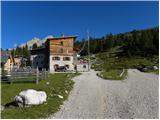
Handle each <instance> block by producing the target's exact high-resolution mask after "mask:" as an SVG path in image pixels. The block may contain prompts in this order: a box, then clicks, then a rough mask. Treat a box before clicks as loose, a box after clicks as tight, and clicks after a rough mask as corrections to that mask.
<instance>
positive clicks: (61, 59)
mask: <svg viewBox="0 0 160 120" xmlns="http://www.w3.org/2000/svg"><path fill="white" fill-rule="evenodd" d="M55 57H56V58H57V59H55ZM64 57H69V60H64ZM73 63H74V60H73V56H62V55H61V56H60V55H50V57H49V69H50V72H51V73H53V72H55V66H56V65H58V67H59V66H68V68H67V70H68V71H74V64H73Z"/></svg>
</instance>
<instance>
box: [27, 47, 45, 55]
mask: <svg viewBox="0 0 160 120" xmlns="http://www.w3.org/2000/svg"><path fill="white" fill-rule="evenodd" d="M30 52H31V55H36V54H45V53H46V48H37V49H33V50H30Z"/></svg>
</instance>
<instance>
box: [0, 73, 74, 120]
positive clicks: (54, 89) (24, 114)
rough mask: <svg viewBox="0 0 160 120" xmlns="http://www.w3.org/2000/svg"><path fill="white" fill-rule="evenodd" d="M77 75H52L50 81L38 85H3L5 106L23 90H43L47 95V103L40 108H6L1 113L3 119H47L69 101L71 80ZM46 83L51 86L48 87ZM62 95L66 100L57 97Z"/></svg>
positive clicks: (2, 101)
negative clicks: (64, 102) (65, 101)
mask: <svg viewBox="0 0 160 120" xmlns="http://www.w3.org/2000/svg"><path fill="white" fill-rule="evenodd" d="M74 76H75V74H50V75H49V78H48V80H46V81H44V80H43V81H41V82H40V83H39V84H38V85H36V84H35V83H13V84H12V85H10V84H2V85H1V88H2V90H1V93H2V97H1V104H2V105H4V104H6V103H8V102H11V101H12V99H13V97H14V96H15V95H16V94H18V93H19V92H20V91H22V90H26V89H35V90H42V91H45V92H46V93H47V103H44V104H42V105H38V106H32V107H29V108H6V109H5V110H4V111H2V113H1V117H2V118H6V119H9V118H12V119H13V118H14V119H19V118H21V119H23V118H28V119H29V118H30V119H31V118H32V119H34V118H45V117H47V116H48V115H49V114H51V113H55V112H56V111H58V109H59V107H60V105H61V104H62V103H63V101H64V100H66V99H67V97H68V94H67V93H66V92H65V90H67V91H68V92H69V91H70V90H71V89H72V87H73V84H74V82H73V81H72V80H71V78H72V77H74ZM46 82H49V83H50V84H49V85H47V84H46ZM57 94H58V95H62V96H63V97H64V99H60V98H59V97H57Z"/></svg>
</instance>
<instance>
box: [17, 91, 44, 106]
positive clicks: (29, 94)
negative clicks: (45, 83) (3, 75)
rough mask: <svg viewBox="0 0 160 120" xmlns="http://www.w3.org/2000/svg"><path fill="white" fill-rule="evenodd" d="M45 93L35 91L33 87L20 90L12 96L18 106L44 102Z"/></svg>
mask: <svg viewBox="0 0 160 120" xmlns="http://www.w3.org/2000/svg"><path fill="white" fill-rule="evenodd" d="M46 98H47V94H46V93H45V92H44V91H36V90H33V89H28V90H24V91H21V92H20V93H19V94H18V95H16V96H15V97H14V102H16V103H17V104H18V106H19V107H24V106H28V105H29V106H30V105H39V104H42V103H43V102H46Z"/></svg>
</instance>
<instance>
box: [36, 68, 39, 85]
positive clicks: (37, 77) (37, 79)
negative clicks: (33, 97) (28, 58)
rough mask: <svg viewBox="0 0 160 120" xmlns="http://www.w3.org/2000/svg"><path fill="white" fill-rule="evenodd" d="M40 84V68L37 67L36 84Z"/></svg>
mask: <svg viewBox="0 0 160 120" xmlns="http://www.w3.org/2000/svg"><path fill="white" fill-rule="evenodd" d="M38 83H39V70H38V67H37V72H36V84H38Z"/></svg>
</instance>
